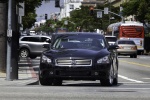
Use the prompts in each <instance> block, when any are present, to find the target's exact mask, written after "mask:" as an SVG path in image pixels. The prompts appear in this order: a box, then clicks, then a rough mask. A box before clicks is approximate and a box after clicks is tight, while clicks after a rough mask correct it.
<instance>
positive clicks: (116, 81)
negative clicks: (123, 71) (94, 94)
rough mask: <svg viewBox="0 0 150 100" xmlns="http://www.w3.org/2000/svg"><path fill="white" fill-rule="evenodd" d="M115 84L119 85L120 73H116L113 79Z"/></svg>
mask: <svg viewBox="0 0 150 100" xmlns="http://www.w3.org/2000/svg"><path fill="white" fill-rule="evenodd" d="M113 85H118V73H117V74H116V76H115V78H114V80H113Z"/></svg>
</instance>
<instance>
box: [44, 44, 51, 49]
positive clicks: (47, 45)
mask: <svg viewBox="0 0 150 100" xmlns="http://www.w3.org/2000/svg"><path fill="white" fill-rule="evenodd" d="M50 46H51V44H44V45H43V48H46V49H50Z"/></svg>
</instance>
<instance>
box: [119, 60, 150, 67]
mask: <svg viewBox="0 0 150 100" xmlns="http://www.w3.org/2000/svg"><path fill="white" fill-rule="evenodd" d="M120 61H121V62H126V63H129V64H133V65H138V66H144V67H149V68H150V65H145V64H140V63H135V62H129V61H125V60H120Z"/></svg>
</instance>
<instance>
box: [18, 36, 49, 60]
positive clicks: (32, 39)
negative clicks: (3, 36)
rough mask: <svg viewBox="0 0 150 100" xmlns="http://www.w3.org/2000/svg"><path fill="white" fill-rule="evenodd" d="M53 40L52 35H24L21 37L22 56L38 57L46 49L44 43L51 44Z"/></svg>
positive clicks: (20, 51) (20, 49) (20, 52)
mask: <svg viewBox="0 0 150 100" xmlns="http://www.w3.org/2000/svg"><path fill="white" fill-rule="evenodd" d="M50 40H51V37H50V36H43V35H32V36H22V37H20V39H19V55H20V57H23V58H26V57H30V58H36V57H37V56H40V55H41V53H42V52H43V51H44V50H46V49H45V48H43V47H42V46H43V44H49V42H50Z"/></svg>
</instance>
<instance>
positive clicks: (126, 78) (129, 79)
mask: <svg viewBox="0 0 150 100" xmlns="http://www.w3.org/2000/svg"><path fill="white" fill-rule="evenodd" d="M118 77H120V78H122V79H125V80H128V81H132V82H136V83H144V82H143V81H139V80H135V79H131V78H128V77H126V76H122V75H118Z"/></svg>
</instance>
